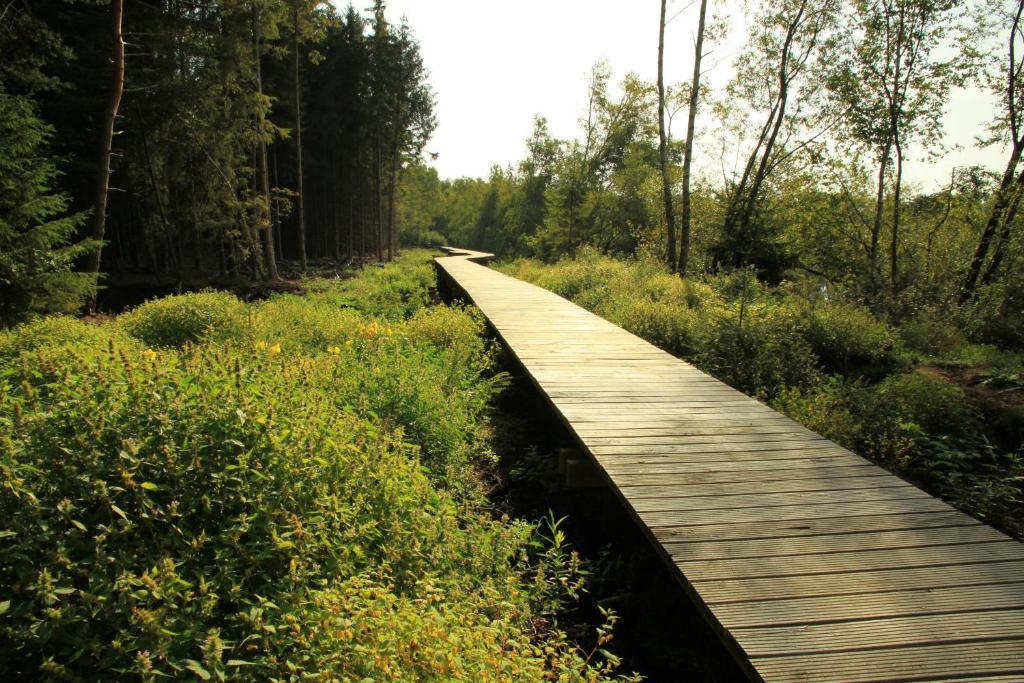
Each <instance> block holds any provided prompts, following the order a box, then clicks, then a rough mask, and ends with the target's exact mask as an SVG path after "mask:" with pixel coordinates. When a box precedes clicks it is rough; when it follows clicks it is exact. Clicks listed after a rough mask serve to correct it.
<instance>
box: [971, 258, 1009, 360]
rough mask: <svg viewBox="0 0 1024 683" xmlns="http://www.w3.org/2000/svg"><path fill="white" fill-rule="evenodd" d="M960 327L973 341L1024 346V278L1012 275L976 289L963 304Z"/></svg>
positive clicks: (1006, 346) (1005, 346)
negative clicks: (964, 304) (966, 302)
mask: <svg viewBox="0 0 1024 683" xmlns="http://www.w3.org/2000/svg"><path fill="white" fill-rule="evenodd" d="M962 318H963V323H964V327H965V329H966V331H967V334H968V335H969V336H970V338H971V339H972V340H974V341H977V342H983V343H988V344H995V345H997V346H1001V347H1004V348H1012V349H1024V277H1022V276H1020V274H1019V269H1018V273H1017V274H1016V276H1013V275H1011V277H1009V278H1007V279H1006V280H1000V281H998V282H994V283H992V284H990V285H985V286H982V287H979V288H978V291H977V293H976V294H975V296H974V298H973V299H972V300H971V301H970V302H969V303H968V304H967V305H966V306H964V307H963V310H962Z"/></svg>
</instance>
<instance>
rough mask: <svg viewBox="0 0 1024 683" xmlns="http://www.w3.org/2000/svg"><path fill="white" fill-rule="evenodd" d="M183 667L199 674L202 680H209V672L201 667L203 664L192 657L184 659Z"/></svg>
mask: <svg viewBox="0 0 1024 683" xmlns="http://www.w3.org/2000/svg"><path fill="white" fill-rule="evenodd" d="M185 668H186V669H188V670H189V671H191V672H192V673H194V674H195V675H196V676H199V677H200V678H201V679H203V680H204V681H208V680H210V672H209V671H207V670H206V669H204V668H203V665H202V664H200V663H199V662H197V661H196V660H194V659H186V660H185Z"/></svg>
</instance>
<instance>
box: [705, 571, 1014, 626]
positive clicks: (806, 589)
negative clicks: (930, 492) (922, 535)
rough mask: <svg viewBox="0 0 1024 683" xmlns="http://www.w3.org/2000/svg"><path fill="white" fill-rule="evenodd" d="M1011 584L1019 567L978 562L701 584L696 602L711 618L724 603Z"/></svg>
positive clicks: (852, 598) (857, 597) (854, 595)
mask: <svg viewBox="0 0 1024 683" xmlns="http://www.w3.org/2000/svg"><path fill="white" fill-rule="evenodd" d="M1015 582H1024V562H1019V561H1016V562H1014V561H1009V562H986V561H985V560H984V558H981V557H979V558H977V560H976V561H975V562H973V563H964V564H956V565H946V566H942V567H926V568H899V569H879V570H874V571H863V572H856V573H850V574H846V575H845V576H844V577H843V580H842V583H836V582H825V581H817V580H813V581H808V579H807V577H806V576H803V575H797V576H777V577H770V578H756V579H726V580H724V581H705V582H700V583H699V586H700V595H701V597H702V598H703V599H704V600H705V601H706V602H707V604H709V605H711V606H712V607H713V608H714V609H715V611H716V613H717V612H718V611H719V610H718V605H724V604H729V603H741V602H758V601H761V600H785V599H794V598H812V597H826V596H844V597H845V599H846V600H848V601H849V600H853V601H856V600H859V599H860V596H861V595H863V594H876V595H884V594H886V593H892V592H898V591H907V590H920V589H925V588H955V587H958V586H959V587H965V586H976V587H979V586H980V587H983V586H991V585H999V584H1009V583H1015Z"/></svg>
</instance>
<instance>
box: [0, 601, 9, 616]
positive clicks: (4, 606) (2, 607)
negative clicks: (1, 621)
mask: <svg viewBox="0 0 1024 683" xmlns="http://www.w3.org/2000/svg"><path fill="white" fill-rule="evenodd" d="M10 608H11V601H10V600H4V601H2V602H0V614H3V613H4V612H6V611H7V610H9V609H10Z"/></svg>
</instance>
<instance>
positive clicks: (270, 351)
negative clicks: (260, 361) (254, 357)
mask: <svg viewBox="0 0 1024 683" xmlns="http://www.w3.org/2000/svg"><path fill="white" fill-rule="evenodd" d="M279 353H281V345H280V344H274V345H273V346H271V347H270V348H269V349H267V354H268V355H271V356H276V355H277V354H279Z"/></svg>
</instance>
